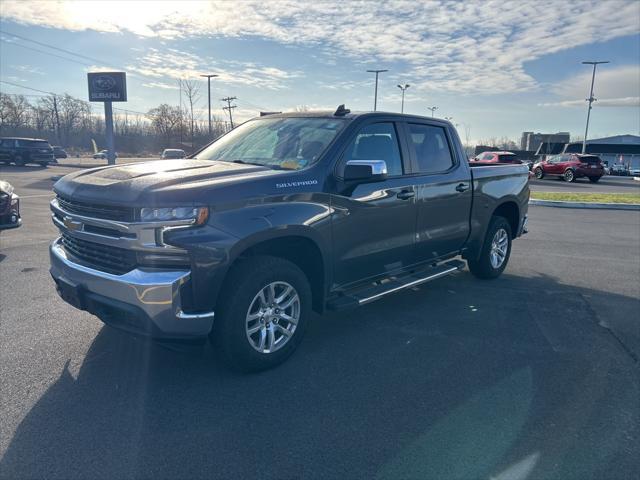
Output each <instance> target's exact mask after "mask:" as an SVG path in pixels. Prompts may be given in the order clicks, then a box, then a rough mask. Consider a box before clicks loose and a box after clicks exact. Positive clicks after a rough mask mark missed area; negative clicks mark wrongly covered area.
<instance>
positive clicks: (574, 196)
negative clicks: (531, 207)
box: [531, 192, 640, 204]
mask: <svg viewBox="0 0 640 480" xmlns="http://www.w3.org/2000/svg"><path fill="white" fill-rule="evenodd" d="M531 198H532V199H534V200H554V201H559V202H585V203H627V204H630V203H638V204H640V193H572V192H531Z"/></svg>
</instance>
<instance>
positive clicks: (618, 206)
mask: <svg viewBox="0 0 640 480" xmlns="http://www.w3.org/2000/svg"><path fill="white" fill-rule="evenodd" d="M529 205H537V206H540V207H556V208H586V209H605V210H635V211H640V203H594V202H561V201H558V200H535V199H533V198H532V199H530V200H529Z"/></svg>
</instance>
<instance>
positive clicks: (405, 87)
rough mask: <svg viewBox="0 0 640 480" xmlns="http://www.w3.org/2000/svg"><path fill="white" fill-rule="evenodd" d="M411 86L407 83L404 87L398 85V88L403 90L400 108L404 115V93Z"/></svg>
mask: <svg viewBox="0 0 640 480" xmlns="http://www.w3.org/2000/svg"><path fill="white" fill-rule="evenodd" d="M410 86H411V85H409V84H408V83H405V84H404V85H398V88H399V89H400V90H402V106H401V107H400V113H404V91H405V90H406V89H407V88H409V87H410Z"/></svg>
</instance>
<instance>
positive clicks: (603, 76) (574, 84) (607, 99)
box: [540, 64, 640, 107]
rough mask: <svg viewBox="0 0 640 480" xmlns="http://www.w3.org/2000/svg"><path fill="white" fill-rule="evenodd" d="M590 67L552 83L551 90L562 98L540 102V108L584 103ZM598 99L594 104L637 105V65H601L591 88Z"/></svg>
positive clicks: (639, 69) (639, 102) (639, 93)
mask: <svg viewBox="0 0 640 480" xmlns="http://www.w3.org/2000/svg"><path fill="white" fill-rule="evenodd" d="M591 75H592V67H591V66H590V65H585V68H584V72H582V73H581V74H579V75H575V76H573V77H569V78H566V79H564V80H562V81H560V82H558V83H556V84H554V85H552V87H551V89H552V92H553V93H555V94H556V95H557V96H559V97H561V98H564V100H560V101H557V102H549V103H541V104H540V106H542V107H577V106H585V104H586V101H585V99H586V98H588V97H589V89H590V87H591ZM593 94H594V97H595V98H596V99H597V101H596V102H595V103H594V106H595V107H638V106H640V66H638V65H621V66H613V65H607V64H605V65H600V66H599V67H598V70H597V72H596V79H595V84H594V88H593Z"/></svg>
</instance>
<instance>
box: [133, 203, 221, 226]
mask: <svg viewBox="0 0 640 480" xmlns="http://www.w3.org/2000/svg"><path fill="white" fill-rule="evenodd" d="M208 217H209V209H208V208H207V207H176V208H142V209H140V220H142V221H143V222H175V221H180V220H183V221H184V220H192V221H193V223H194V224H196V225H202V224H203V223H205V222H206V221H207V218H208Z"/></svg>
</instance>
